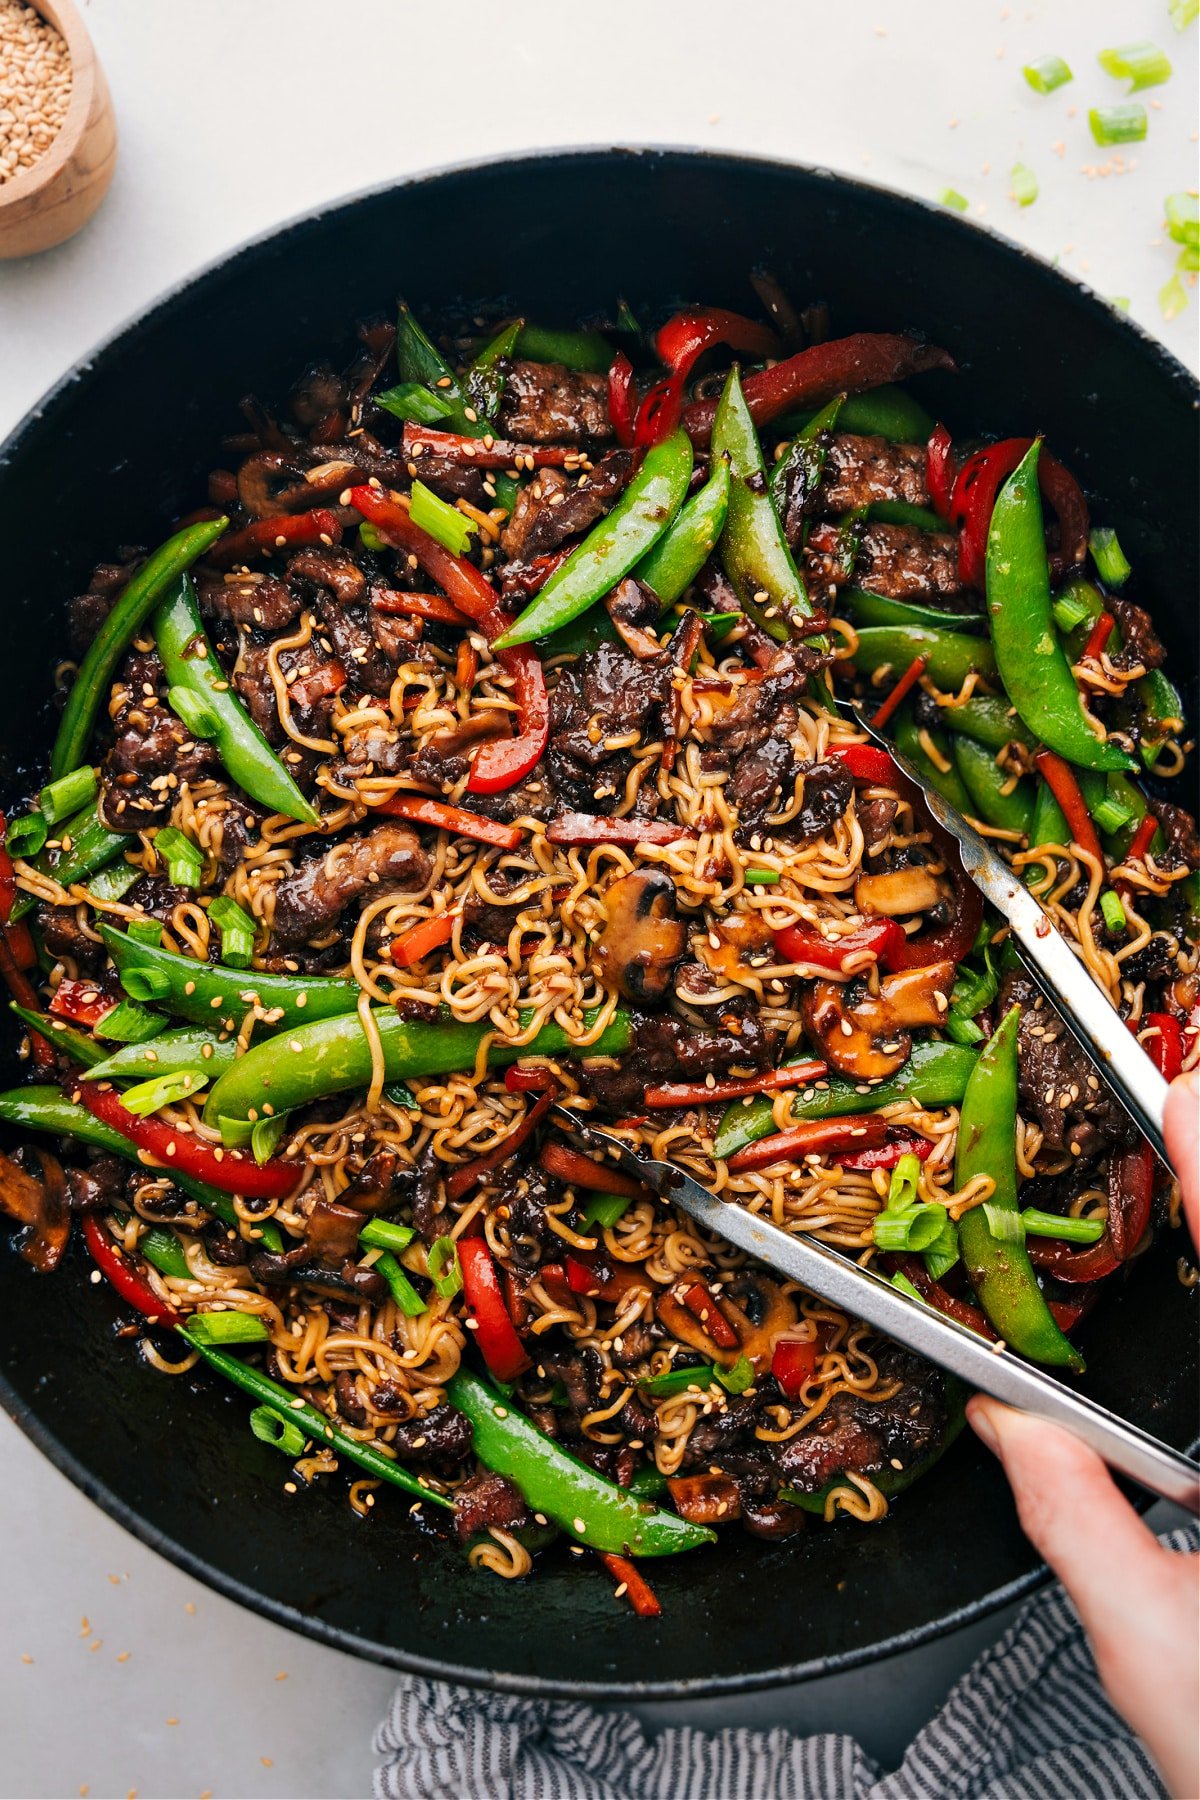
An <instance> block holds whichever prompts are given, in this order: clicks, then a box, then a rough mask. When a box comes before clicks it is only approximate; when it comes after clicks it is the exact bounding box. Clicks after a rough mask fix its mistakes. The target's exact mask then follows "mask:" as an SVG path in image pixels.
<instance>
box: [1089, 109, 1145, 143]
mask: <svg viewBox="0 0 1200 1800" xmlns="http://www.w3.org/2000/svg"><path fill="white" fill-rule="evenodd" d="M1148 123H1149V121H1148V120H1147V118H1146V109H1145V107H1144V106H1143V105H1142V103H1141V101H1140V100H1131V101H1129V102H1127V103H1126V104H1125V105H1124V106H1093V107H1092V108H1091V109H1090V111H1089V112H1088V124H1089V125H1090V126H1091V128H1092V136H1093V137H1094V138H1095V140H1096V142H1097V143H1098V144H1100V145H1102V146H1104V145H1108V144H1140V143H1141V141H1142V139H1143V138H1144V137H1145V135H1146V131H1147V127H1148Z"/></svg>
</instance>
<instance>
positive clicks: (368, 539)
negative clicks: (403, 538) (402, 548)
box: [358, 519, 392, 550]
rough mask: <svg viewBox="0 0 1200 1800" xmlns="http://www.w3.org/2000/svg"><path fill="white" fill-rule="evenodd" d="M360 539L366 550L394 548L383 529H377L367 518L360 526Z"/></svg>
mask: <svg viewBox="0 0 1200 1800" xmlns="http://www.w3.org/2000/svg"><path fill="white" fill-rule="evenodd" d="M358 541H359V543H360V544H361V545H362V547H363V549H364V550H390V549H391V548H392V546H391V545H390V544H389V543H388V541H387V539H386V538H385V537H384V535H383V533H382V531H379V530H377V529H376V527H375V526H374V525H372V524H371V523H370V522H369V521H368V520H366V519H364V520H363V522H362V524H361V525H360V526H359V528H358Z"/></svg>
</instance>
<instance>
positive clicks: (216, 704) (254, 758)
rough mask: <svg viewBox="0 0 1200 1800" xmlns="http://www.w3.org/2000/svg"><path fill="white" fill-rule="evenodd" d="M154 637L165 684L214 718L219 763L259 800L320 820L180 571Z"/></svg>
mask: <svg viewBox="0 0 1200 1800" xmlns="http://www.w3.org/2000/svg"><path fill="white" fill-rule="evenodd" d="M154 637H155V641H156V642H157V644H158V654H159V656H160V657H161V658H162V664H163V668H164V669H165V670H166V673H167V680H168V682H169V683H170V685H171V686H172V687H173V688H174V687H179V688H186V689H187V690H188V691H189V692H190V693H193V694H195V695H196V696H197V698H198V699H200V700H202V701H203V702H204V704H205V706H206V707H207V708H208V710H209V712H211V714H212V715H213V718H214V720H215V721H216V729H215V730H214V732H213V734H212V735H213V743H214V744H215V746H216V750H217V754H218V756H219V757H220V758H221V761H222V763H223V764H224V766H225V768H226V769H227V770H228V772H229V774H230V775H231V776H232V778H233V780H234V781H236V783H237V785H238V786H239V787H240V788H241V789H242V790H243V792H245V793H247V794H249V796H250V798H251V799H252V800H257V801H258V802H259V804H260V806H269V807H270V808H271V809H272V811H273V812H278V813H283V814H284V815H285V817H287V818H289V819H297V820H299V822H300V823H301V824H302V825H316V824H318V823H319V820H318V816H317V813H316V811H315V810H314V808H313V807H312V806H311V805H310V804H309V802H308V801H307V800H306V799H305V798H304V795H303V794H302V793H301V792H300V789H299V788H298V787H297V786H296V784H295V782H294V781H293V780H292V778H291V776H290V775H289V774H288V772H287V770H286V769H285V768H284V766H283V764H282V763H281V762H280V760H279V758H278V757H277V756H276V754H275V752H274V751H273V750H272V748H271V746H270V744H268V742H267V740H266V738H265V737H264V736H263V734H262V732H261V731H260V730H259V729H258V726H257V725H256V724H255V723H254V721H253V719H252V718H251V717H250V714H249V713H248V712H247V711H246V709H245V707H244V706H243V705H242V703H241V701H240V700H239V699H238V698H237V696H236V695H235V693H234V691H233V688H232V686H231V685H230V682H229V680H228V679H227V677H226V674H225V671H224V669H222V667H221V665H220V663H219V662H218V661H217V655H216V652H215V650H214V649H213V647H212V645H211V644H210V643H209V641H208V639H207V637H206V636H205V635H204V627H203V625H201V623H200V611H199V608H198V607H197V605H196V592H195V589H194V588H193V586H192V582H191V577H190V576H188V575H182V576H180V577H179V579H178V581H177V582H176V583H175V585H174V588H173V589H172V591H171V592H170V593H169V594H168V595H167V598H166V599H165V600H164V601H163V602H162V604H161V605H160V606H159V608H158V611H157V612H156V613H155V615H154Z"/></svg>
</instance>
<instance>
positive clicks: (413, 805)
mask: <svg viewBox="0 0 1200 1800" xmlns="http://www.w3.org/2000/svg"><path fill="white" fill-rule="evenodd" d="M371 810H372V811H373V812H381V813H388V814H390V816H391V817H392V818H394V819H412V820H413V821H414V823H416V824H418V825H432V826H434V827H435V828H436V829H437V830H438V831H449V832H452V833H453V834H454V836H455V837H465V838H472V839H474V841H475V842H476V843H477V844H494V845H495V846H496V848H497V849H498V850H515V849H516V848H517V847H518V845H519V844H520V842H521V840H522V838H523V837H524V835H525V834H524V832H523V831H521V830H519V829H518V827H517V826H516V825H502V824H501V823H500V821H499V819H485V818H484V816H483V814H482V813H475V812H468V811H467V809H466V807H463V806H450V805H449V804H448V803H447V802H446V801H445V800H433V799H431V798H430V797H429V796H428V795H427V794H393V795H392V797H391V799H390V800H382V801H380V803H379V805H378V806H375V807H372V809H371ZM441 941H442V942H443V943H444V942H445V939H442V940H441Z"/></svg>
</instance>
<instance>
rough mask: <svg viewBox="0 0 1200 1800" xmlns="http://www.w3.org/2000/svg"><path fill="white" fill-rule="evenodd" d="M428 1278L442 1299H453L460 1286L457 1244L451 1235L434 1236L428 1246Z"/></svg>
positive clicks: (460, 1270) (461, 1279) (460, 1273)
mask: <svg viewBox="0 0 1200 1800" xmlns="http://www.w3.org/2000/svg"><path fill="white" fill-rule="evenodd" d="M429 1279H430V1281H432V1283H433V1285H434V1287H435V1288H436V1289H437V1291H438V1293H439V1294H440V1295H441V1296H442V1299H443V1300H453V1298H454V1296H455V1294H457V1293H458V1291H459V1289H460V1288H461V1287H462V1284H463V1278H462V1267H461V1265H460V1263H459V1260H458V1245H457V1244H456V1243H455V1242H454V1239H453V1238H452V1237H440V1238H435V1239H434V1240H433V1242H432V1244H430V1246H429Z"/></svg>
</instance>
